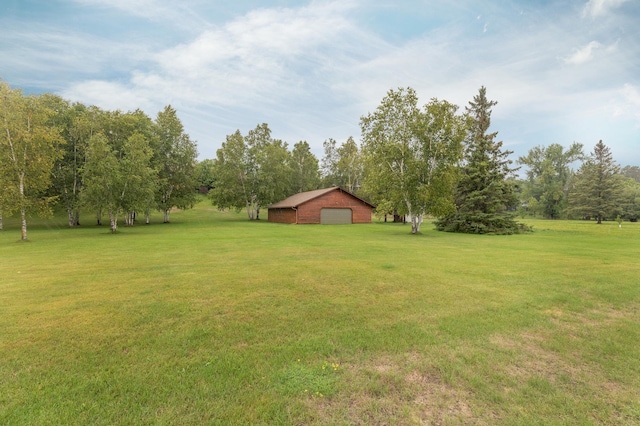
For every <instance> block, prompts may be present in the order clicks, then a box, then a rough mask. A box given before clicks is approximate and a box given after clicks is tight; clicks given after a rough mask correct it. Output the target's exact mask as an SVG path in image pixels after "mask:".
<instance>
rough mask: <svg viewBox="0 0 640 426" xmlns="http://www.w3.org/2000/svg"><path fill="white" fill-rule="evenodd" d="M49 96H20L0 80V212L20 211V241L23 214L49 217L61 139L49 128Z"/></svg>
mask: <svg viewBox="0 0 640 426" xmlns="http://www.w3.org/2000/svg"><path fill="white" fill-rule="evenodd" d="M51 105H52V99H51V97H50V96H47V95H42V96H24V95H23V94H22V92H21V91H19V90H17V89H11V87H9V85H8V84H6V83H4V82H1V81H0V126H1V127H0V168H2V172H0V211H2V212H4V213H9V212H12V211H18V212H20V216H21V222H22V226H21V239H22V240H23V241H24V240H26V239H27V215H28V214H29V213H36V214H39V215H48V214H50V205H51V202H52V201H53V200H54V199H55V197H50V196H47V195H46V190H47V189H48V188H49V186H50V185H51V172H52V170H53V167H54V164H55V162H56V160H57V159H58V158H59V157H60V156H61V155H62V151H61V149H60V145H61V144H63V143H64V140H63V139H62V137H61V136H60V129H59V128H58V127H57V126H55V125H52V123H51V117H52V116H53V115H54V112H55V111H54V110H53V109H52V108H51Z"/></svg>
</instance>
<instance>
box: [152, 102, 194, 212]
mask: <svg viewBox="0 0 640 426" xmlns="http://www.w3.org/2000/svg"><path fill="white" fill-rule="evenodd" d="M155 124H156V125H155V127H154V130H155V138H154V139H153V144H152V148H153V157H152V159H151V162H152V164H153V166H154V168H155V169H156V170H157V172H158V179H157V185H156V193H155V206H157V208H158V209H159V210H160V211H162V212H163V214H164V222H165V223H167V222H169V212H170V211H171V209H172V208H174V207H177V208H180V209H186V208H191V207H193V205H194V203H195V201H196V196H195V192H194V190H193V188H194V187H195V185H196V183H195V166H196V158H197V156H198V150H197V148H196V144H195V143H194V142H193V141H191V139H190V138H189V135H188V134H186V133H185V132H184V128H183V127H182V123H181V122H180V119H179V118H178V116H177V112H176V110H175V109H173V108H171V106H170V105H167V106H166V107H165V109H164V111H161V112H159V113H158V117H157V118H156V123H155ZM149 207H151V206H149ZM147 221H148V214H147Z"/></svg>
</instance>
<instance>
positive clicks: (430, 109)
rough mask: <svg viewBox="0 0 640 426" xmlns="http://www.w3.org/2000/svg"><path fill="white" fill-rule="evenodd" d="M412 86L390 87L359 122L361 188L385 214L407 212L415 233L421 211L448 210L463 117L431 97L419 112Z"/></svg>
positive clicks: (434, 212) (427, 212)
mask: <svg viewBox="0 0 640 426" xmlns="http://www.w3.org/2000/svg"><path fill="white" fill-rule="evenodd" d="M417 103H418V98H417V95H416V93H415V91H414V90H413V89H411V88H408V89H402V88H401V89H398V90H397V91H394V90H390V91H389V92H387V96H386V97H385V98H384V99H383V100H382V102H381V104H380V106H378V108H377V109H376V111H375V112H374V113H370V114H368V115H367V116H364V117H362V118H361V120H360V125H361V127H362V139H363V152H364V156H365V158H366V176H365V192H366V193H368V194H371V197H372V199H373V200H374V203H377V204H380V205H381V206H382V208H383V209H384V213H387V212H390V211H391V210H392V211H393V213H399V214H407V215H409V216H410V217H411V224H412V226H411V232H412V233H414V234H415V233H418V232H419V231H420V225H421V223H422V219H423V217H424V215H425V214H434V215H441V214H445V213H447V212H449V211H451V210H452V209H453V203H452V201H453V200H452V189H453V185H454V183H455V182H456V179H457V174H456V166H457V164H458V161H459V160H460V157H461V154H462V144H461V142H462V139H463V137H464V133H465V131H466V124H467V123H466V120H465V119H464V117H461V116H458V115H456V111H457V107H456V106H455V105H452V104H450V103H448V102H446V101H438V100H437V99H432V100H431V102H429V103H428V104H427V105H425V106H424V108H423V109H422V110H420V109H419V108H418V106H417Z"/></svg>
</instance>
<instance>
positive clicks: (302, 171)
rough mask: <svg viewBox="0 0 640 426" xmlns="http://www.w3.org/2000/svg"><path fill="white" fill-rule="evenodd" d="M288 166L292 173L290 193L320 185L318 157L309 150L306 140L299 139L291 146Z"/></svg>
mask: <svg viewBox="0 0 640 426" xmlns="http://www.w3.org/2000/svg"><path fill="white" fill-rule="evenodd" d="M289 166H290V168H291V173H292V178H291V182H292V190H291V192H292V193H297V192H304V191H311V190H314V189H318V187H319V185H320V169H319V167H318V159H317V158H316V156H315V155H313V153H312V152H311V147H310V146H309V144H308V143H307V141H300V142H298V143H297V144H295V145H294V146H293V149H292V150H291V156H290V164H289Z"/></svg>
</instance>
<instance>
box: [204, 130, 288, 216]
mask: <svg viewBox="0 0 640 426" xmlns="http://www.w3.org/2000/svg"><path fill="white" fill-rule="evenodd" d="M289 164H290V153H289V151H288V150H287V144H286V143H285V142H283V141H281V140H274V139H272V138H271V130H270V129H269V126H268V125H267V124H266V123H263V124H260V125H258V126H256V128H255V129H253V130H250V131H249V133H248V134H247V135H246V136H244V137H243V136H242V135H241V134H240V131H239V130H238V131H236V132H235V133H234V134H233V135H230V136H227V140H226V142H225V143H223V144H222V147H221V148H220V149H219V150H218V151H217V160H216V166H215V176H216V186H215V188H214V189H213V190H212V191H210V192H209V196H210V198H211V200H212V202H213V203H214V204H216V205H217V206H218V207H219V208H235V209H237V210H240V209H242V208H243V207H244V208H246V209H247V216H248V217H249V220H258V219H260V208H261V207H263V206H266V205H268V204H271V203H274V202H276V201H278V200H280V199H282V198H285V197H286V196H287V195H289V192H290V191H291V174H292V173H291V168H290V167H289Z"/></svg>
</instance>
